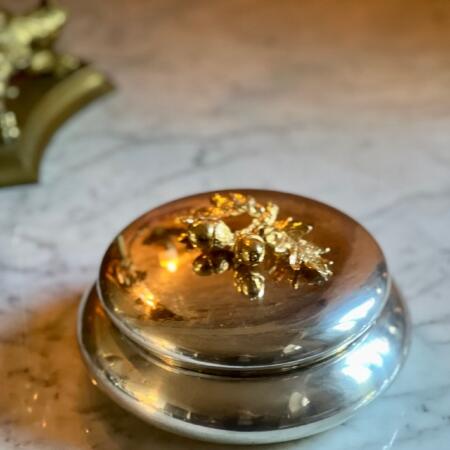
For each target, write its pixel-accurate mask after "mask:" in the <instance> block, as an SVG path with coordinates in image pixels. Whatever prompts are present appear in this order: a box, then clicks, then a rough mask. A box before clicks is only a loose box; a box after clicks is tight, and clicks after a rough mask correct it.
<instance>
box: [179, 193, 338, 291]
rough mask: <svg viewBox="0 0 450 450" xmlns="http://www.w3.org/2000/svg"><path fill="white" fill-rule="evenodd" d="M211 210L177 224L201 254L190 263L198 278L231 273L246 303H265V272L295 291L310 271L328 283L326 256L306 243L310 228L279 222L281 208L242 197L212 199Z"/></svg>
mask: <svg viewBox="0 0 450 450" xmlns="http://www.w3.org/2000/svg"><path fill="white" fill-rule="evenodd" d="M210 203H211V204H210V206H208V207H205V208H199V209H197V210H194V211H192V212H191V213H190V214H189V215H188V216H186V217H182V218H180V222H181V223H182V224H183V225H184V226H185V227H186V231H185V232H184V233H183V234H182V236H181V241H182V242H184V243H185V244H186V245H187V246H188V247H190V248H197V249H200V250H201V254H200V255H199V256H198V257H197V258H196V259H195V260H194V262H193V269H194V271H195V273H197V274H198V275H212V274H220V273H223V272H225V271H227V270H230V269H233V270H234V283H235V286H236V288H237V290H238V291H239V292H242V293H243V294H244V295H246V296H247V297H249V298H250V299H262V298H263V297H264V288H265V275H264V274H263V269H265V270H267V272H268V274H269V275H271V276H273V277H274V278H276V279H279V278H284V277H287V278H289V279H290V280H291V282H292V285H293V286H294V288H297V287H298V286H299V280H300V278H301V275H302V274H303V273H304V271H305V270H306V271H312V272H314V273H316V274H318V275H319V277H320V278H321V279H322V280H323V281H326V280H328V279H329V278H330V277H331V276H332V274H333V272H332V271H331V268H330V266H331V265H332V264H333V262H332V261H329V260H327V259H325V258H324V257H323V255H325V254H326V253H328V252H329V251H330V249H329V248H321V247H319V246H317V245H315V244H314V243H312V242H310V241H308V240H307V239H305V237H306V235H307V234H308V233H310V232H311V231H312V227H311V226H310V225H305V224H304V223H302V222H299V221H295V220H294V219H293V218H292V217H287V218H285V219H279V218H278V213H279V208H278V206H277V205H276V204H274V203H271V202H268V203H266V204H265V205H262V204H260V203H258V202H257V201H256V200H255V198H253V197H251V196H249V195H243V194H240V193H229V194H214V195H212V197H211V199H210ZM245 215H246V216H248V217H249V218H250V223H249V225H247V226H245V227H243V228H240V229H232V227H231V226H230V225H229V224H228V223H227V221H229V220H230V219H232V218H234V217H238V216H245Z"/></svg>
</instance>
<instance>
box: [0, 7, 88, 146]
mask: <svg viewBox="0 0 450 450" xmlns="http://www.w3.org/2000/svg"><path fill="white" fill-rule="evenodd" d="M66 21H67V13H66V12H65V11H64V10H62V9H61V8H59V7H57V6H55V5H53V4H51V3H50V1H47V2H42V4H41V6H39V7H38V8H36V9H34V10H33V11H31V12H29V13H27V14H24V15H12V14H10V13H8V12H6V11H0V138H1V140H2V141H3V142H5V143H8V142H10V141H13V140H15V139H17V138H18V137H19V135H20V128H19V124H18V122H17V117H16V115H15V113H14V112H13V111H10V110H8V108H7V100H8V99H11V98H16V97H17V96H19V95H20V92H19V91H18V89H17V87H16V86H14V84H13V78H14V77H15V76H16V75H18V74H20V73H22V72H25V73H27V74H31V75H45V74H51V75H55V76H60V77H62V76H64V75H66V74H67V73H70V72H71V71H73V70H75V69H77V68H78V67H79V65H80V61H79V60H78V59H77V58H75V57H73V56H70V55H66V54H59V53H57V52H56V51H55V50H54V49H53V45H54V43H55V41H56V39H57V38H58V36H59V34H60V32H61V30H62V28H63V26H64V24H65V23H66Z"/></svg>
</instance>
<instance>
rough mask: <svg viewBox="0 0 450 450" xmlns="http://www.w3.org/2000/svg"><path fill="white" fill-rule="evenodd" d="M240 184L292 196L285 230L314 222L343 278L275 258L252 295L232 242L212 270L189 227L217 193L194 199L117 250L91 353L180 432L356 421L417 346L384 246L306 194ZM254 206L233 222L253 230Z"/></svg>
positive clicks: (89, 318)
mask: <svg viewBox="0 0 450 450" xmlns="http://www.w3.org/2000/svg"><path fill="white" fill-rule="evenodd" d="M238 192H239V194H238V195H240V196H242V198H250V199H252V200H254V201H255V202H257V203H256V204H257V205H272V204H276V205H278V208H279V210H278V209H277V215H278V218H279V219H280V222H279V224H281V225H279V226H280V229H281V227H283V226H286V225H285V224H284V222H283V220H285V219H286V218H288V217H291V218H293V220H295V221H299V220H301V221H302V223H304V224H309V225H312V231H311V230H310V228H308V229H307V231H308V232H309V233H308V234H307V237H302V238H303V239H308V241H310V242H312V245H313V246H314V247H313V248H325V247H328V248H329V252H328V253H327V254H326V255H325V256H324V258H325V257H326V260H325V261H328V262H329V263H330V264H331V261H332V262H333V265H332V266H330V267H332V275H331V276H330V277H327V278H326V279H320V277H317V276H314V274H312V273H311V272H313V270H311V267H313V266H312V265H310V266H308V267H307V270H305V271H299V272H293V273H294V275H295V277H294V276H293V275H292V273H291V272H289V271H288V269H286V268H285V267H282V268H281V269H280V268H279V267H278V266H277V267H276V268H274V264H275V263H274V260H275V261H276V264H278V262H279V258H278V257H277V258H275V259H272V260H270V258H266V260H269V262H266V263H263V265H262V266H261V267H258V269H257V270H258V273H257V277H258V280H259V283H260V284H259V285H258V286H259V287H261V283H262V286H263V291H262V292H261V290H259V291H258V293H257V295H254V296H253V297H252V296H251V295H248V290H246V289H245V286H244V288H243V286H242V279H243V278H245V277H244V276H243V274H244V275H246V274H247V273H248V272H240V271H239V270H240V268H239V267H240V266H239V265H237V264H236V262H233V260H232V258H233V255H232V252H231V250H230V249H229V248H228V249H227V250H224V252H225V253H226V256H225V257H224V258H225V260H227V261H228V262H227V264H225V263H223V260H221V261H220V264H219V265H217V267H220V270H219V269H217V268H214V267H213V269H217V270H209V272H208V275H210V276H199V273H198V271H196V270H194V269H195V267H197V266H198V264H197V262H198V261H199V258H203V260H202V261H204V256H202V249H201V248H199V247H197V248H196V246H195V245H194V246H192V245H191V246H189V245H186V242H183V238H180V237H185V235H186V233H185V231H186V230H185V229H184V228H183V226H182V225H183V224H185V223H189V221H185V222H183V221H180V218H183V217H189V214H191V212H192V211H201V212H202V214H203V215H204V211H205V210H207V209H208V205H209V204H210V203H209V202H210V197H211V193H203V194H198V195H194V196H191V197H186V198H182V199H179V200H176V201H174V202H171V203H167V204H165V205H162V206H160V207H158V208H156V209H154V210H151V211H149V212H148V213H146V214H144V215H143V216H141V217H140V218H138V219H137V220H136V221H134V222H133V223H131V224H130V225H129V226H127V227H126V228H125V229H124V230H123V231H122V232H121V233H120V234H119V235H118V236H117V237H116V238H115V239H114V240H113V242H112V244H111V245H110V246H109V248H108V249H107V251H106V253H105V256H104V258H103V261H102V263H101V265H100V271H99V277H98V280H97V283H96V285H95V286H94V287H93V288H92V289H91V290H90V291H89V292H88V293H87V294H86V295H85V297H84V298H83V300H82V303H81V306H80V313H79V323H78V337H79V344H80V348H81V353H82V356H83V358H84V361H85V363H86V365H87V367H88V370H89V372H90V374H91V375H92V377H93V379H95V381H96V384H97V385H98V386H99V387H100V388H101V389H102V390H103V391H104V392H106V393H107V394H108V395H109V396H110V397H112V398H113V399H114V400H115V401H116V402H117V403H119V404H120V405H122V406H123V407H124V408H125V409H127V410H129V411H130V412H132V413H134V414H136V415H137V416H139V417H141V418H142V419H144V420H146V421H148V422H150V423H151V424H154V425H156V426H159V427H161V428H164V429H166V430H170V431H173V432H175V433H178V434H181V435H185V436H189V437H192V438H198V439H202V440H208V441H215V442H223V443H240V444H261V443H271V442H280V441H287V440H291V439H297V438H301V437H304V436H308V435H311V434H314V433H318V432H321V431H323V430H325V429H327V428H330V427H332V426H335V425H337V424H339V423H341V422H343V421H345V420H346V419H348V418H349V417H350V416H351V415H353V414H354V413H355V412H356V411H357V410H358V409H359V408H360V407H361V406H363V405H365V404H367V403H369V402H370V401H372V400H373V399H374V398H375V397H376V396H377V395H379V394H380V393H381V392H382V391H383V390H384V389H386V388H387V387H388V386H389V384H390V383H391V382H392V381H393V379H394V378H395V376H396V374H397V373H398V371H399V369H400V367H401V366H402V364H403V362H404V359H405V357H406V354H407V349H408V345H409V331H410V323H409V318H408V313H407V310H406V308H405V305H404V303H403V301H402V299H401V296H400V295H399V292H398V290H397V289H396V288H395V286H393V284H392V282H391V277H390V274H389V272H388V269H387V265H386V261H385V258H384V256H383V254H382V251H381V250H380V248H379V246H378V245H377V243H376V242H375V240H374V239H373V238H372V236H371V235H370V234H369V233H368V232H367V231H366V230H365V229H364V228H363V227H362V226H361V225H359V224H358V223H357V222H355V221H354V220H353V219H351V218H350V217H348V216H346V215H345V214H343V213H342V212H340V211H338V210H336V209H334V208H332V207H330V206H327V205H324V204H322V203H320V202H317V201H314V200H311V199H308V198H304V197H300V196H296V195H292V194H287V193H280V192H274V191H262V190H239V191H238ZM216 195H217V194H216ZM230 195H234V194H232V193H230V192H229V191H222V192H220V193H219V196H223V197H224V198H227V196H230ZM239 198H241V197H239ZM258 207H259V206H258ZM216 208H217V205H216ZM266 209H267V208H266ZM266 209H265V207H264V206H262V207H261V208H260V209H259V210H258V211H266ZM216 212H217V211H216ZM208 214H209V213H208ZM244 216H245V214H242V215H239V216H236V217H234V216H232V215H231V216H230V217H226V221H227V226H229V228H230V229H231V230H233V231H235V230H240V229H246V227H248V226H249V219H248V217H244ZM228 219H230V220H228ZM208 220H209V219H208ZM224 220H225V219H224ZM270 220H271V219H270ZM250 223H251V220H250ZM277 223H278V222H277ZM286 223H287V222H286ZM296 223H297V222H296ZM180 224H181V225H180ZM274 226H276V225H274ZM305 229H306V228H305ZM235 234H236V235H238V233H236V232H235ZM302 242H303V241H302ZM305 242H306V241H305ZM230 248H231V247H230ZM308 248H309V247H308ZM216 253H217V252H216ZM216 253H214V255H216ZM214 257H216V256H214ZM220 257H221V258H222V256H220ZM227 258H228V259H227ZM230 258H231V260H230ZM208 261H209V260H208ZM196 264H197V266H196ZM224 264H225V265H224ZM208 267H209V268H210V269H211V267H210V266H208ZM245 270H247V269H245ZM249 270H250V272H251V274H253V273H256V272H255V271H256V269H255V268H254V267H252V268H251V269H249ZM300 272H301V273H300ZM330 273H331V271H330ZM203 275H205V274H204V273H203ZM245 279H247V278H245ZM239 282H240V283H241V284H239ZM245 294H247V295H245Z"/></svg>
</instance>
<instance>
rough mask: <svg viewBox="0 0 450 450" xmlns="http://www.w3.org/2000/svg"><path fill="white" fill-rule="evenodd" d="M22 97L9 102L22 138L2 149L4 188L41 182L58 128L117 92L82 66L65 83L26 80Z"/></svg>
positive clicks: (0, 175)
mask: <svg viewBox="0 0 450 450" xmlns="http://www.w3.org/2000/svg"><path fill="white" fill-rule="evenodd" d="M17 85H18V87H19V90H20V96H19V97H18V98H17V99H15V100H10V101H9V102H8V105H7V106H8V109H9V110H11V111H14V113H15V115H16V116H17V119H18V122H19V124H20V129H21V135H20V137H19V138H17V139H15V140H14V141H12V142H10V143H5V144H1V145H0V186H9V185H13V184H24V183H34V182H36V181H38V175H39V165H40V161H41V159H42V156H43V154H44V150H45V147H46V145H47V143H48V141H49V140H50V139H51V137H52V135H53V133H54V132H55V131H56V130H57V128H58V127H59V126H60V125H61V124H62V123H63V122H64V121H65V120H66V119H68V118H69V117H70V116H71V115H72V114H74V113H75V112H77V111H78V110H79V109H81V108H82V107H83V106H84V105H86V104H87V103H89V102H91V101H92V100H94V99H95V98H97V97H99V96H100V95H103V94H105V93H107V92H109V91H111V90H112V89H113V86H112V84H111V83H110V82H109V81H108V79H107V78H106V77H105V76H104V75H102V74H101V73H99V72H98V71H96V70H95V69H93V68H92V67H90V66H86V65H85V66H82V67H80V68H79V69H77V70H76V71H74V72H72V73H71V74H70V75H67V76H66V77H64V78H63V79H59V80H58V79H56V78H55V77H52V76H40V77H34V78H30V77H23V79H19V80H18V81H17Z"/></svg>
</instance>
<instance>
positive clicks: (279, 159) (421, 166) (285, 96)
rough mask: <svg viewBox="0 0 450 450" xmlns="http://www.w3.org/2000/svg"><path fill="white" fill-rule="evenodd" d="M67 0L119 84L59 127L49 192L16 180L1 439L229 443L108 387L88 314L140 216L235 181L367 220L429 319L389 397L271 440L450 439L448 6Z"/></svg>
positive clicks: (375, 446)
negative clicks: (86, 357)
mask: <svg viewBox="0 0 450 450" xmlns="http://www.w3.org/2000/svg"><path fill="white" fill-rule="evenodd" d="M10 3H15V6H16V7H17V4H16V2H10ZM62 3H63V4H66V5H67V7H68V8H70V9H71V11H72V23H71V25H70V26H69V28H68V29H67V32H66V34H65V36H64V46H65V48H66V49H68V48H71V49H73V50H74V51H75V52H76V53H77V54H79V55H83V56H85V57H87V58H89V59H91V60H94V61H96V62H97V65H98V66H100V67H101V68H103V69H104V70H106V71H108V73H110V74H111V76H113V77H114V79H115V81H116V83H117V85H118V86H119V90H118V91H117V92H116V93H115V94H113V95H111V96H109V97H108V98H105V99H103V100H101V101H99V102H97V103H95V104H93V105H92V106H91V107H89V108H88V109H85V110H84V111H83V112H82V113H80V114H78V115H77V116H76V117H75V118H73V119H72V120H71V121H70V122H68V123H67V124H66V125H65V126H64V127H63V128H62V129H61V130H60V132H59V133H58V134H57V135H56V136H55V139H54V140H53V141H52V144H51V145H50V147H49V149H48V152H47V154H46V157H45V161H44V164H43V166H42V171H41V175H42V176H41V182H40V183H39V185H33V186H22V187H13V188H8V189H2V190H0V211H1V214H0V231H1V233H0V287H1V288H0V380H1V387H0V448H1V449H2V450H10V449H13V448H21V449H33V450H41V449H42V450H44V449H45V450H50V449H55V450H56V449H58V450H60V449H77V450H81V449H108V450H116V449H133V450H140V449H144V448H145V449H150V448H151V449H158V450H174V449H179V448H185V449H192V450H194V449H195V450H208V449H211V450H213V449H214V450H218V449H222V448H225V447H220V446H213V445H208V444H203V443H198V442H194V441H189V440H186V439H182V438H178V437H176V436H173V435H171V434H168V433H165V432H162V431H158V430H156V429H154V428H152V427H150V426H147V425H145V424H143V423H142V422H140V421H139V420H138V419H135V418H134V417H132V416H130V415H129V414H127V413H125V412H123V411H122V410H121V409H120V408H119V407H117V406H115V405H114V404H113V403H112V402H111V401H110V400H108V399H107V398H106V397H104V396H103V395H102V394H100V393H99V392H97V390H96V389H95V388H94V387H93V386H91V385H90V383H89V381H88V378H87V375H86V372H85V370H84V367H83V366H82V363H81V361H80V358H79V355H78V352H77V346H76V341H75V314H76V307H77V302H78V299H79V296H80V294H81V293H82V292H83V290H84V289H85V288H86V287H87V286H88V285H89V284H90V283H91V282H92V280H93V279H94V277H95V272H96V266H97V264H98V261H99V258H100V257H101V254H102V252H103V250H104V249H105V246H106V245H107V243H108V241H109V240H110V239H111V237H112V236H113V235H114V234H115V233H116V232H117V231H118V230H119V229H120V228H121V227H122V226H124V225H125V224H126V223H127V222H129V221H130V220H131V219H133V218H134V217H135V216H136V215H138V214H140V213H141V212H143V211H145V210H147V209H149V208H151V207H153V206H155V205H157V204H159V203H161V202H164V201H166V200H169V199H173V198H175V197H178V196H181V195H185V194H189V193H193V192H196V191H202V190H211V189H218V188H224V187H236V186H243V187H262V188H271V189H279V190H286V191H292V192H295V193H300V194H303V195H307V196H312V197H315V198H318V199H320V200H322V201H325V202H327V203H330V204H332V205H334V206H336V207H338V208H341V209H343V210H344V211H346V212H348V213H349V214H351V215H353V216H354V217H355V218H357V219H358V220H360V221H361V222H362V223H363V224H364V225H365V226H367V227H368V228H369V229H370V230H371V231H372V232H373V233H374V235H375V236H376V238H377V239H378V240H379V242H380V243H381V245H382V246H383V248H384V250H385V252H386V255H387V258H388V261H389V263H390V267H391V271H392V272H393V274H394V275H395V277H396V280H397V282H398V284H399V285H400V288H401V289H402V291H403V293H404V294H405V296H406V298H407V302H408V304H409V307H410V310H411V313H412V320H413V322H414V336H413V346H412V351H411V354H410V358H409V360H408V362H407V365H406V367H405V368H404V370H403V371H402V372H401V374H400V376H399V378H398V379H397V380H396V382H395V383H394V385H393V386H392V387H391V388H390V389H389V390H388V392H386V393H385V394H384V395H383V396H382V398H380V399H378V400H377V401H376V402H374V403H373V404H372V405H370V406H369V407H368V408H367V409H365V410H364V411H361V413H360V414H358V415H357V416H356V417H355V418H354V419H352V420H350V421H349V422H347V423H346V424H344V425H342V426H340V427H338V428H336V429H334V430H332V431H329V432H326V433H324V434H322V435H319V436H316V437H313V438H309V439H306V440H303V441H298V442H292V443H288V444H285V445H279V446H270V448H271V449H274V450H275V449H276V450H288V449H289V450H292V449H302V450H313V449H314V450H316V449H320V450H322V449H329V450H340V449H342V450H344V449H345V450H357V449H365V450H387V449H398V450H400V449H401V450H414V449H421V450H439V449H448V448H450V358H449V354H450V298H449V291H450V238H449V229H450V52H449V48H450V47H449V46H450V4H449V3H448V2H446V1H438V0H429V1H427V0H423V1H418V0H409V1H408V0H404V1H401V0H394V1H392V0H366V1H364V2H359V1H357V0H343V1H341V2H332V1H322V0H321V1H315V2H306V1H305V2H303V1H290V2H289V1H283V2H278V1H275V0H272V1H260V0H258V1H257V0H253V1H250V0H246V1H241V0H231V1H228V0H221V1H216V2H208V1H189V2H186V1H182V0H179V1H175V0H160V1H138V0H131V1H127V2H123V1H120V0H114V1H112V0H109V1H108V2H93V1H88V0H82V1H81V0H71V1H62Z"/></svg>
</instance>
